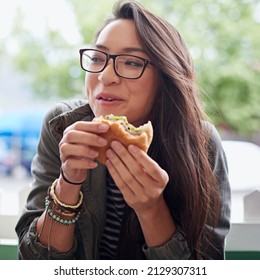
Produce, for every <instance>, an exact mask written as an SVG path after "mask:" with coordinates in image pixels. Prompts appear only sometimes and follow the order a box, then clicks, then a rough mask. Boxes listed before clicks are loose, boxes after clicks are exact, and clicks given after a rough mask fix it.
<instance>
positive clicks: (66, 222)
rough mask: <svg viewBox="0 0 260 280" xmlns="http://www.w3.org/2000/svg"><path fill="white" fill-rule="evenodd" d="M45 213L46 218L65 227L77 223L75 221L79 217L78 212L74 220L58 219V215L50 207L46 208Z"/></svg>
mask: <svg viewBox="0 0 260 280" xmlns="http://www.w3.org/2000/svg"><path fill="white" fill-rule="evenodd" d="M47 213H48V216H49V217H50V218H51V219H52V220H54V221H55V222H57V223H59V224H61V225H65V226H69V225H73V224H75V223H76V222H77V220H78V219H79V216H80V212H78V213H77V215H76V217H75V218H71V219H65V218H63V217H60V216H59V215H57V214H55V213H54V212H53V211H52V209H51V208H50V207H47Z"/></svg>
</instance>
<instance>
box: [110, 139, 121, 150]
mask: <svg viewBox="0 0 260 280" xmlns="http://www.w3.org/2000/svg"><path fill="white" fill-rule="evenodd" d="M111 147H112V148H113V149H114V150H116V151H117V150H119V149H120V148H121V144H120V142H118V141H113V142H112V143H111Z"/></svg>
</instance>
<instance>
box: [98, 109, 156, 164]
mask: <svg viewBox="0 0 260 280" xmlns="http://www.w3.org/2000/svg"><path fill="white" fill-rule="evenodd" d="M93 122H99V123H106V124H108V125H109V129H108V131H107V132H106V133H102V135H100V136H102V137H103V138H105V139H106V140H107V145H106V146H104V147H98V148H97V151H98V152H99V155H98V157H97V161H99V162H100V163H102V164H105V163H106V160H107V156H106V151H107V149H109V147H110V145H111V142H112V141H114V140H117V141H119V142H121V143H122V144H123V145H124V146H125V147H128V146H129V145H130V144H134V145H136V146H138V147H139V148H140V149H142V150H143V151H145V152H147V151H148V148H149V146H150V144H151V142H152V139H153V127H152V124H151V122H150V121H148V122H147V123H146V124H143V125H141V126H139V127H135V126H133V125H132V124H130V123H129V122H128V121H127V118H126V117H125V116H114V115H112V114H110V115H106V116H100V117H96V118H94V119H93Z"/></svg>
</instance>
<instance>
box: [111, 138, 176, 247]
mask: <svg viewBox="0 0 260 280" xmlns="http://www.w3.org/2000/svg"><path fill="white" fill-rule="evenodd" d="M107 156H108V160H107V168H108V170H109V172H110V174H111V176H112V177H113V179H114V181H115V184H116V185H117V187H118V188H119V189H120V191H121V193H122V194H123V196H124V199H125V201H126V203H127V204H128V205H129V206H130V207H131V208H133V209H134V211H135V213H136V215H137V217H138V219H139V222H140V225H141V228H142V231H143V234H144V238H145V241H146V245H147V246H148V247H149V246H151V247H153V246H162V245H163V244H165V243H166V242H167V241H169V240H170V239H171V238H172V236H173V235H174V233H175V232H176V226H175V223H174V221H173V218H172V216H171V213H170V211H169V208H168V206H167V204H166V202H165V200H164V197H163V191H164V189H165V187H166V185H167V183H168V181H169V176H168V174H167V172H166V171H165V170H163V169H162V168H161V167H160V166H159V165H158V164H157V163H156V162H155V161H154V160H152V159H151V158H150V157H149V156H148V155H147V154H146V153H145V152H144V151H142V150H141V149H139V148H138V147H136V146H134V145H130V146H129V147H128V148H125V147H124V146H123V145H122V144H121V143H120V142H118V141H113V142H112V144H111V149H109V150H108V151H107Z"/></svg>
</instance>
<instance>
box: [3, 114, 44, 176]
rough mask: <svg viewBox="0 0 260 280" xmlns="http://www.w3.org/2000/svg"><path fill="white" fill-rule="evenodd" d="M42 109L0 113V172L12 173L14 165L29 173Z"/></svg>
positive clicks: (41, 120) (41, 118) (41, 119)
mask: <svg viewBox="0 0 260 280" xmlns="http://www.w3.org/2000/svg"><path fill="white" fill-rule="evenodd" d="M44 116H45V112H44V111H39V110H33V109H32V110H26V111H13V112H7V113H4V114H2V115H0V173H2V174H5V175H12V172H13V171H14V170H15V168H16V167H22V168H24V169H25V170H26V172H27V173H28V174H30V166H31V161H32V159H33V157H34V155H35V153H36V147H37V144H38V139H39V135H40V131H41V126H42V122H43V118H44Z"/></svg>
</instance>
